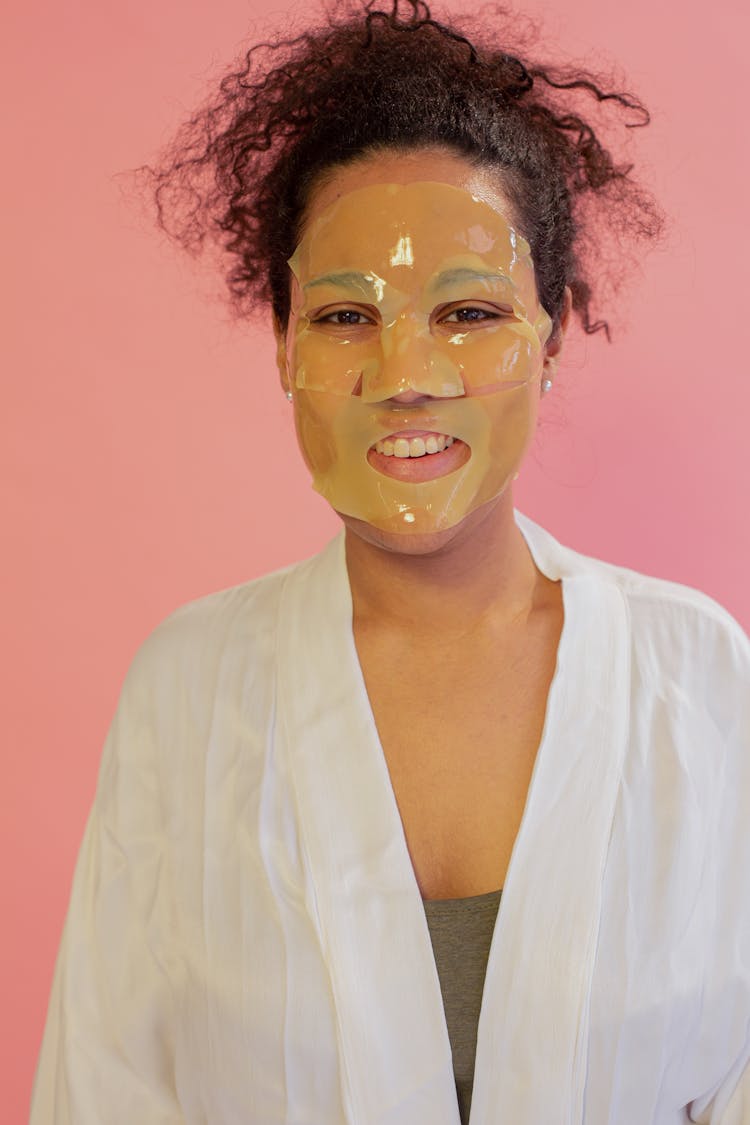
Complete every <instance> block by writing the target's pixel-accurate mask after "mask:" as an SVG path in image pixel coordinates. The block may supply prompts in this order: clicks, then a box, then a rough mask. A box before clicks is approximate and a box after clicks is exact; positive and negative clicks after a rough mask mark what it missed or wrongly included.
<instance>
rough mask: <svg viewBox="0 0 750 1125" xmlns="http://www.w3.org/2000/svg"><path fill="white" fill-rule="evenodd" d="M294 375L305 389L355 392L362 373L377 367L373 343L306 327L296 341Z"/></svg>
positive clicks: (293, 361)
mask: <svg viewBox="0 0 750 1125" xmlns="http://www.w3.org/2000/svg"><path fill="white" fill-rule="evenodd" d="M291 367H292V370H291V373H290V374H291V378H292V381H293V382H294V385H295V386H296V387H298V388H300V389H301V390H312V391H324V392H326V393H328V394H335V395H351V394H352V393H353V391H354V389H355V387H356V386H357V383H358V382H359V379H360V377H361V376H364V377H368V376H370V375H372V374H373V373H374V369H375V368H376V367H377V355H374V354H373V344H372V342H368V343H363V342H361V341H357V340H352V339H347V338H346V337H345V336H342V337H338V338H334V337H331V336H328V335H324V334H323V333H316V332H313V331H309V330H306V329H302V330H301V331H300V332H299V334H298V336H297V339H296V341H295V345H294V350H293V353H292V362H291Z"/></svg>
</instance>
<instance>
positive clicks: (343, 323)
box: [312, 305, 507, 328]
mask: <svg viewBox="0 0 750 1125" xmlns="http://www.w3.org/2000/svg"><path fill="white" fill-rule="evenodd" d="M460 313H479V314H481V315H480V316H466V317H464V318H460V319H458V320H457V321H455V322H454V323H457V324H472V323H473V324H477V323H481V322H482V321H485V320H499V319H500V318H501V317H502V316H503V315H507V314H504V313H502V312H500V311H498V312H492V311H491V310H490V309H480V308H477V307H476V306H475V305H465V306H461V307H460V308H457V309H451V311H450V312H449V313H448V314H447V315H446V316H443V317H442V318H440V320H439V323H441V324H442V323H451V321H450V320H449V317H452V316H458V315H459V314H460ZM339 316H352V317H355V316H356V317H362V318H364V319H363V320H360V321H352V320H334V319H333V318H334V317H339ZM312 323H313V324H334V325H336V327H338V328H361V327H363V326H364V325H365V324H372V323H373V321H372V320H368V319H367V318H366V314H365V313H363V312H360V311H359V310H358V309H335V310H334V311H333V312H330V313H326V314H325V315H324V316H321V317H318V318H317V319H315V320H313V321H312Z"/></svg>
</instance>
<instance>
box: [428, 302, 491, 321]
mask: <svg viewBox="0 0 750 1125" xmlns="http://www.w3.org/2000/svg"><path fill="white" fill-rule="evenodd" d="M501 315H502V314H501V313H499V312H492V311H491V310H490V309H478V308H476V307H475V306H473V305H469V306H467V307H466V308H462V309H453V311H452V312H449V313H448V314H447V316H444V317H442V318H441V319H442V321H443V322H444V323H448V324H472V323H473V322H475V321H482V320H498V319H499V318H500V316H501Z"/></svg>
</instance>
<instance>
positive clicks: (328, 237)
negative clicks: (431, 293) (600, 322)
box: [289, 181, 533, 285]
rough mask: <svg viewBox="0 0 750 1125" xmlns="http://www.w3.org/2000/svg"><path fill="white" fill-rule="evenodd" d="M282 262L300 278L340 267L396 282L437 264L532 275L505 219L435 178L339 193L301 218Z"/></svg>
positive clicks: (524, 247)
mask: <svg viewBox="0 0 750 1125" xmlns="http://www.w3.org/2000/svg"><path fill="white" fill-rule="evenodd" d="M289 265H290V267H291V269H292V271H293V272H294V274H295V276H296V277H297V279H298V280H299V281H300V283H301V284H303V285H305V284H307V283H309V282H311V281H315V280H319V279H320V278H322V277H324V276H326V275H330V274H331V273H332V272H335V273H336V274H344V273H345V272H346V271H347V270H352V271H356V270H359V271H365V272H367V271H371V272H374V273H377V274H378V275H379V276H380V277H382V278H384V279H385V280H388V281H391V282H392V283H393V284H398V281H399V279H400V280H401V281H403V280H404V278H405V276H406V271H407V270H411V271H413V273H412V275H411V276H412V277H419V278H420V279H421V280H426V279H427V278H428V277H429V275H430V274H431V273H433V272H434V271H435V270H436V269H437V268H438V267H441V268H442V269H445V268H451V267H452V268H455V269H461V268H464V269H472V268H474V269H482V268H486V267H490V269H491V270H497V271H498V272H500V273H502V274H505V275H507V276H509V277H510V278H511V279H512V280H514V281H515V282H516V284H518V285H522V284H523V283H524V282H525V281H527V280H528V277H529V273H531V274H533V264H532V261H531V253H530V248H529V244H528V243H527V242H526V240H525V239H524V238H523V237H522V236H521V235H520V234H519V233H518V232H517V231H516V230H514V228H513V227H512V226H511V224H510V222H509V220H508V218H507V217H506V216H505V215H504V214H503V213H502V212H501V211H500V210H498V209H496V208H495V207H493V206H491V205H490V204H489V203H487V202H485V201H484V200H482V199H480V198H478V197H477V196H475V195H473V194H472V193H471V192H469V191H466V190H464V189H463V188H459V187H454V186H453V185H451V184H445V183H439V182H434V181H417V182H412V183H408V184H396V183H378V184H371V185H368V186H365V187H361V188H356V189H354V190H352V191H349V192H346V193H344V194H343V195H341V196H340V197H338V198H337V199H335V200H334V201H333V202H332V203H330V204H329V205H328V206H327V207H325V208H324V210H323V211H322V212H320V213H318V214H317V215H316V216H315V218H313V219H312V221H311V222H310V223H309V224H308V226H307V228H306V230H305V232H304V234H303V237H302V239H301V240H300V243H299V245H298V247H297V249H296V250H295V253H294V254H293V256H292V257H291V258H290V260H289Z"/></svg>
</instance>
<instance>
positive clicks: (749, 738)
mask: <svg viewBox="0 0 750 1125" xmlns="http://www.w3.org/2000/svg"><path fill="white" fill-rule="evenodd" d="M719 635H720V638H721V643H716V642H715V641H711V642H710V643H709V642H708V640H707V638H705V637H704V638H702V641H703V642H704V643H705V645H706V652H707V653H708V655H709V661H708V665H707V666H706V667H705V670H704V677H705V679H706V682H707V683H709V684H710V685H711V687H710V691H709V692H708V693H707V696H706V703H705V706H706V707H707V708H709V707H710V706H712V705H713V706H715V707H716V712H717V723H718V724H719V727H720V729H721V731H722V732H723V742H724V747H725V752H726V762H725V766H724V774H723V784H722V792H723V804H722V807H721V816H720V821H719V822H720V825H721V839H722V841H723V844H724V846H723V850H722V852H721V853H720V854H721V859H720V867H721V871H720V875H719V877H717V885H718V886H719V887H720V888H721V890H720V892H719V895H718V899H717V901H718V908H717V911H716V917H715V918H714V920H713V925H714V927H715V932H716V941H715V946H716V948H717V949H719V951H720V952H719V955H718V961H719V966H720V972H715V974H714V979H715V980H716V979H719V978H720V977H721V978H723V987H722V988H721V989H718V990H717V994H718V995H719V996H720V997H721V1000H722V1005H723V1008H724V1011H725V1013H726V1019H725V1020H724V1021H720V1022H719V1024H718V1026H717V1028H716V1032H715V1040H716V1042H715V1044H712V1048H713V1050H714V1051H715V1052H716V1053H718V1054H720V1055H721V1058H722V1073H721V1077H720V1080H719V1081H718V1082H716V1083H715V1084H714V1085H713V1087H712V1088H711V1089H710V1090H707V1091H704V1092H703V1093H702V1095H701V1096H700V1097H699V1098H697V1099H696V1100H695V1101H693V1102H692V1103H691V1104H690V1106H689V1107H688V1120H690V1121H692V1122H695V1123H696V1125H750V640H749V639H748V637H747V635H746V634H745V633H744V631H743V630H742V628H741V627H740V626H739V625H738V624H737V622H735V621H734V620H732V619H730V618H727V620H726V628H725V629H724V630H723V631H721V632H720V634H719ZM704 656H705V653H704Z"/></svg>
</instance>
